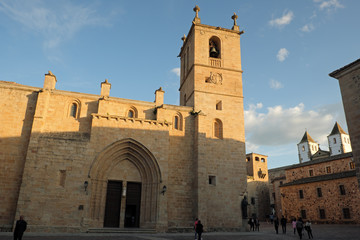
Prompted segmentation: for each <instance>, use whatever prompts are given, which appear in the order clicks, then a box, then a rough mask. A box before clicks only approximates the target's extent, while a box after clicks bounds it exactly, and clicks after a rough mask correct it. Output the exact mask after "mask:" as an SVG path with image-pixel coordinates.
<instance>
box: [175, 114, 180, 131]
mask: <svg viewBox="0 0 360 240" xmlns="http://www.w3.org/2000/svg"><path fill="white" fill-rule="evenodd" d="M174 128H175V129H179V116H175V117H174Z"/></svg>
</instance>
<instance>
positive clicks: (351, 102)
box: [329, 59, 360, 187]
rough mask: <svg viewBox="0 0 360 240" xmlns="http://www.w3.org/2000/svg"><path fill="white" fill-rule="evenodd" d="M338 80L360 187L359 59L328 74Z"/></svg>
mask: <svg viewBox="0 0 360 240" xmlns="http://www.w3.org/2000/svg"><path fill="white" fill-rule="evenodd" d="M329 75H330V76H331V77H333V78H336V79H337V80H339V86H340V90H341V96H342V102H343V105H344V110H345V116H346V122H347V126H348V128H349V134H350V139H351V140H352V142H353V143H352V148H353V154H354V156H353V158H354V162H355V166H356V175H357V179H358V185H359V187H360V131H359V129H360V118H359V116H360V59H358V60H356V61H354V62H352V63H350V64H348V65H346V66H344V67H342V68H340V69H338V70H335V71H333V72H332V73H330V74H329Z"/></svg>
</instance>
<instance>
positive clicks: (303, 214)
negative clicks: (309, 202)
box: [300, 209, 306, 219]
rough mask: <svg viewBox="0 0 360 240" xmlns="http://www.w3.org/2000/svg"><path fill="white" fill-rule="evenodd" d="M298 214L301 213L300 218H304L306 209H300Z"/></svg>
mask: <svg viewBox="0 0 360 240" xmlns="http://www.w3.org/2000/svg"><path fill="white" fill-rule="evenodd" d="M300 215H301V218H302V219H306V210H304V209H302V210H301V211H300Z"/></svg>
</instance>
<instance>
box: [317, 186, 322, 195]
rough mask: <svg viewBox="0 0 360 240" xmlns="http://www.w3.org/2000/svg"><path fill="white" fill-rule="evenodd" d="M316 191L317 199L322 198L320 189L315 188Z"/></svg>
mask: <svg viewBox="0 0 360 240" xmlns="http://www.w3.org/2000/svg"><path fill="white" fill-rule="evenodd" d="M316 191H317V195H318V197H322V191H321V188H317V189H316Z"/></svg>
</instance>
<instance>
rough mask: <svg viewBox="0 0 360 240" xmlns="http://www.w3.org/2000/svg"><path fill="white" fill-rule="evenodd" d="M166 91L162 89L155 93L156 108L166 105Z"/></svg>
mask: <svg viewBox="0 0 360 240" xmlns="http://www.w3.org/2000/svg"><path fill="white" fill-rule="evenodd" d="M164 93H165V92H164V91H163V90H162V88H161V87H160V88H159V89H158V90H156V91H155V106H156V107H159V106H161V105H163V104H164Z"/></svg>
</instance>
